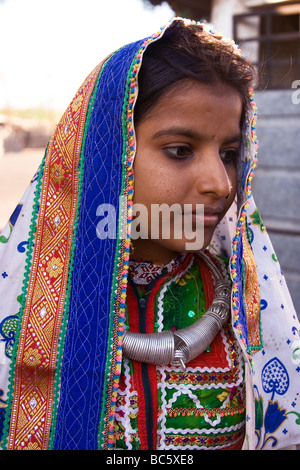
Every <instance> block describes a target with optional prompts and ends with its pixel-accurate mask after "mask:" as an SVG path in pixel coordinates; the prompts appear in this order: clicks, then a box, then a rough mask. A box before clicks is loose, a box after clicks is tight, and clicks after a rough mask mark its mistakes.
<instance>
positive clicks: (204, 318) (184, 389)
mask: <svg viewBox="0 0 300 470" xmlns="http://www.w3.org/2000/svg"><path fill="white" fill-rule="evenodd" d="M253 80H254V72H253V68H252V67H251V65H250V64H249V63H248V62H247V61H246V60H245V59H244V58H243V57H242V56H241V54H240V52H239V51H238V49H237V48H236V46H235V45H234V44H233V43H232V42H231V41H225V40H223V38H222V37H221V36H220V35H218V34H214V33H213V32H211V31H209V30H208V28H207V27H206V25H204V24H195V23H193V22H190V21H184V20H181V19H174V20H173V21H172V22H171V23H170V24H169V25H167V26H166V27H165V28H162V29H161V30H160V31H159V32H158V33H157V34H154V35H153V36H151V37H150V38H147V39H145V40H141V41H138V42H136V43H133V44H129V45H127V46H125V47H123V48H121V49H120V50H118V51H117V52H115V53H114V54H112V55H111V56H110V57H108V58H107V59H106V60H105V61H104V62H103V63H102V64H100V65H99V66H98V67H96V68H95V70H94V71H93V72H92V73H91V74H90V75H89V77H88V78H87V79H86V81H85V82H84V83H83V85H82V87H81V88H80V89H79V91H78V92H77V94H76V95H75V98H74V100H73V101H72V102H71V104H70V106H69V107H68V109H67V110H66V112H65V114H64V115H63V117H62V119H61V121H60V123H59V124H58V126H57V129H56V131H55V133H54V135H53V136H52V138H51V140H50V142H49V145H48V148H47V150H46V153H45V158H44V161H43V164H42V166H41V169H40V170H39V172H38V174H37V175H36V177H35V178H33V180H32V182H31V187H30V188H29V190H28V192H27V194H26V196H25V197H24V200H23V202H22V203H21V204H20V205H19V206H18V208H17V213H18V218H17V221H16V222H15V219H16V214H15V215H14V217H13V218H12V219H11V221H14V222H13V223H12V222H11V223H10V224H8V226H7V227H6V229H5V230H4V232H3V234H2V237H1V243H2V245H0V247H1V252H0V263H1V274H2V276H1V284H0V289H1V292H2V295H1V311H0V313H1V335H2V343H1V344H2V349H1V389H2V395H1V404H2V411H3V426H2V429H3V431H2V448H3V449H128V450H131V449H133V450H135V449H142V450H144V449H164V450H168V449H172V450H173V449H179V450H196V449H227V450H229V449H242V448H243V449H255V448H256V449H266V448H283V447H286V446H287V445H291V444H297V443H298V440H299V425H298V424H297V423H299V412H300V411H299V403H298V390H299V362H300V360H299V354H298V351H299V323H298V320H297V316H296V313H295V311H294V308H293V305H292V302H291V299H290V296H289V293H288V291H287V287H286V284H285V280H284V277H283V275H282V273H281V271H280V268H279V265H278V261H277V260H276V257H275V254H274V252H273V249H272V245H271V243H270V241H269V238H268V236H267V233H266V230H265V228H264V226H263V224H262V222H261V219H260V217H259V214H258V212H257V208H256V206H255V204H254V201H253V198H252V195H251V180H252V174H253V169H254V167H255V163H256V149H257V143H256V137H255V119H256V112H255V111H256V109H255V103H254V102H253V95H252V86H253ZM157 208H159V209H160V216H159V217H158V218H157V217H156V215H157V212H155V211H157ZM175 209H176V210H177V212H176V210H175ZM178 214H179V215H178ZM166 220H167V223H166V226H167V228H168V229H169V230H168V231H167V232H165V231H164V228H165V222H166ZM153 221H155V222H153ZM13 225H14V226H13ZM187 225H188V226H189V227H190V228H191V230H185V228H186V227H187ZM12 228H13V230H12ZM178 229H180V231H181V236H180V237H178ZM166 234H167V235H166ZM263 248H264V249H263ZM25 252H26V256H25Z"/></svg>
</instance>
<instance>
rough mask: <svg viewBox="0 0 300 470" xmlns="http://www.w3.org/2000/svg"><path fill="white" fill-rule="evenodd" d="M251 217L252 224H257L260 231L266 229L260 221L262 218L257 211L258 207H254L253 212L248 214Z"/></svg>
mask: <svg viewBox="0 0 300 470" xmlns="http://www.w3.org/2000/svg"><path fill="white" fill-rule="evenodd" d="M250 217H251V219H252V224H253V225H258V226H259V228H260V230H261V232H265V231H266V227H265V226H264V223H263V221H262V218H261V216H260V214H259V212H258V209H255V211H254V212H253V214H251V215H250Z"/></svg>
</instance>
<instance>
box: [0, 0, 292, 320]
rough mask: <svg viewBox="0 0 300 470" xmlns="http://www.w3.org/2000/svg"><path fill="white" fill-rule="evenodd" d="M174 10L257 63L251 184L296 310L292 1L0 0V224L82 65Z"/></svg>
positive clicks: (85, 69)
mask: <svg viewBox="0 0 300 470" xmlns="http://www.w3.org/2000/svg"><path fill="white" fill-rule="evenodd" d="M174 15H176V16H183V17H186V18H192V19H194V20H206V21H208V22H211V23H213V24H214V26H215V28H216V29H217V30H218V31H220V32H222V33H223V35H224V36H226V37H228V38H232V39H234V40H235V41H236V42H237V43H238V44H239V46H240V48H241V49H242V51H243V53H244V55H246V56H247V57H248V58H250V59H251V60H252V62H253V63H254V64H255V65H256V67H257V69H258V71H259V74H260V80H259V82H258V83H257V86H256V95H255V101H256V103H257V106H258V124H257V135H258V139H259V144H260V150H259V164H258V168H257V170H256V173H255V178H254V184H253V191H254V196H255V200H256V202H257V204H258V207H259V208H260V213H261V216H262V219H263V222H264V224H265V226H266V227H267V229H268V231H269V234H270V237H271V240H272V243H273V245H274V249H275V251H276V253H277V255H278V258H279V259H280V262H281V266H282V269H283V271H284V274H285V276H286V279H287V282H288V285H289V288H290V291H291V294H292V297H293V300H294V303H295V306H296V309H297V311H298V315H299V312H300V289H299V286H300V211H299V209H298V208H297V207H298V206H297V203H298V201H299V200H300V184H299V182H300V158H299V157H300V155H299V154H300V132H299V131H300V90H299V92H298V93H297V89H298V88H300V1H299V2H297V1H289V0H286V1H274V0H273V1H272V0H183V1H181V0H169V1H163V0H110V1H109V2H107V1H104V0H0V232H1V229H2V228H3V227H4V225H5V224H6V222H7V220H8V219H9V217H10V214H11V213H12V211H13V209H14V207H15V206H16V204H17V203H18V201H19V199H20V197H21V195H22V194H23V192H24V190H25V189H26V187H27V184H28V182H29V180H30V179H31V177H32V176H33V174H34V173H35V171H36V169H37V168H38V165H39V163H40V162H41V159H42V157H43V154H44V148H45V146H46V145H47V142H48V140H49V137H50V136H51V133H52V132H53V129H54V126H55V124H56V122H57V121H58V119H59V118H60V116H61V114H62V113H63V112H64V110H65V108H66V107H67V106H68V104H69V102H70V100H71V99H72V97H73V96H74V94H75V92H76V90H77V89H78V87H79V86H80V85H81V83H82V82H83V80H84V79H85V77H86V76H87V75H88V74H89V72H90V71H91V70H92V69H93V68H94V66H95V65H97V64H98V63H99V62H100V61H101V60H102V59H103V58H104V57H105V56H106V55H107V54H108V53H109V52H111V51H113V50H114V49H116V48H118V47H120V46H121V45H123V44H126V43H128V42H131V41H134V40H136V39H140V38H142V37H145V36H147V35H148V34H152V33H153V32H155V31H157V30H158V29H159V27H160V26H162V25H163V24H165V23H166V22H168V21H169V19H170V18H171V17H173V16H174ZM298 81H299V82H298Z"/></svg>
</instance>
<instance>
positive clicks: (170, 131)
mask: <svg viewBox="0 0 300 470" xmlns="http://www.w3.org/2000/svg"><path fill="white" fill-rule="evenodd" d="M165 135H171V136H172V135H173V136H176V135H183V136H184V137H192V138H197V139H200V138H201V135H200V134H199V133H198V132H195V131H192V130H191V129H185V128H183V127H176V126H173V127H168V128H167V129H162V130H161V131H158V132H156V133H155V134H154V135H153V137H154V138H159V137H163V136H165Z"/></svg>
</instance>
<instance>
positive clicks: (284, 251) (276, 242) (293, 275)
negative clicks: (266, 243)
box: [253, 90, 300, 317]
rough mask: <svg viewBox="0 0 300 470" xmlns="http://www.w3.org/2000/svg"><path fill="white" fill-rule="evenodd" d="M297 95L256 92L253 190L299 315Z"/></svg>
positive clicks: (299, 131)
mask: <svg viewBox="0 0 300 470" xmlns="http://www.w3.org/2000/svg"><path fill="white" fill-rule="evenodd" d="M293 94H295V90H282V91H278V90H266V91H260V92H256V99H255V101H256V103H257V107H258V123H257V128H256V130H257V136H258V140H259V161H258V167H257V169H256V171H255V177H254V180H253V193H254V197H255V201H256V203H257V205H258V207H259V210H260V214H261V216H262V219H263V221H264V224H265V226H266V227H267V229H268V232H269V235H270V238H271V241H272V243H273V246H274V249H275V252H276V254H277V257H278V259H279V261H280V264H281V267H282V270H283V272H284V274H285V277H286V280H287V284H288V286H289V289H290V292H291V295H292V298H293V301H294V304H295V307H296V310H297V313H298V316H299V317H300V209H299V206H298V203H299V201H300V103H299V104H296V102H295V103H293V100H292V98H293ZM294 101H295V100H294Z"/></svg>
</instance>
